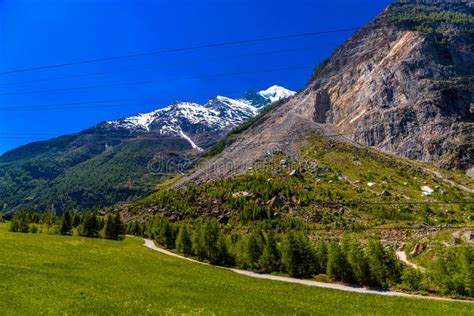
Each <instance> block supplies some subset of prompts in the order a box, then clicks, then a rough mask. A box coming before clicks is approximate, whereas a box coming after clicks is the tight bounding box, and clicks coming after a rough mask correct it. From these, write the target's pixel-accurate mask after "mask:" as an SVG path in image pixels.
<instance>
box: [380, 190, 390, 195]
mask: <svg viewBox="0 0 474 316" xmlns="http://www.w3.org/2000/svg"><path fill="white" fill-rule="evenodd" d="M382 195H383V196H390V195H392V194H390V192H388V191H387V190H383V191H382Z"/></svg>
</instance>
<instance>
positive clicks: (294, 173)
mask: <svg viewBox="0 0 474 316" xmlns="http://www.w3.org/2000/svg"><path fill="white" fill-rule="evenodd" d="M299 176H301V173H300V171H299V170H298V169H293V170H291V172H290V177H299Z"/></svg>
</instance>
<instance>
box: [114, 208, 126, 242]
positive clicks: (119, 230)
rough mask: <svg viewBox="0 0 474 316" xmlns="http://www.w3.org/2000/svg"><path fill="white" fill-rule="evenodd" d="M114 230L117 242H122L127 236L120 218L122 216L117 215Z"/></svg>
mask: <svg viewBox="0 0 474 316" xmlns="http://www.w3.org/2000/svg"><path fill="white" fill-rule="evenodd" d="M113 220H114V230H115V236H116V238H115V240H120V239H122V238H123V235H124V234H125V228H124V226H123V222H122V219H121V218H120V214H118V213H117V214H115V216H114V219H113Z"/></svg>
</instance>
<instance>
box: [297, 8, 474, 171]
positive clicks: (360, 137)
mask: <svg viewBox="0 0 474 316" xmlns="http://www.w3.org/2000/svg"><path fill="white" fill-rule="evenodd" d="M472 13H473V10H472V8H470V7H469V6H468V5H467V4H465V5H445V6H438V7H434V6H426V5H413V4H393V5H392V6H390V7H389V8H387V10H385V12H384V13H382V15H381V16H380V17H378V18H377V19H376V20H375V21H373V22H372V23H370V24H369V25H368V26H367V27H365V28H364V29H362V30H361V31H359V32H358V33H356V34H355V35H354V36H353V37H352V38H351V39H350V40H349V41H347V42H346V43H345V44H344V45H343V46H342V47H340V48H339V49H338V50H337V51H336V52H335V53H334V55H333V56H332V57H331V59H329V61H328V62H326V63H324V64H323V65H321V66H320V67H319V68H318V69H317V70H316V71H315V73H314V75H313V77H312V79H311V81H310V82H309V84H308V87H307V88H306V89H305V91H304V92H303V94H304V95H305V96H306V100H305V102H303V103H299V104H296V105H295V107H294V108H295V111H297V112H298V113H300V114H301V115H304V116H306V117H308V118H310V119H312V120H314V121H316V122H321V123H327V124H331V125H332V126H334V128H335V129H336V130H337V131H338V132H340V133H344V134H348V135H347V137H348V138H350V139H351V140H353V141H355V142H357V143H360V144H362V145H368V146H374V147H376V148H379V149H381V150H384V151H388V152H391V153H395V154H397V155H400V156H403V157H406V158H410V159H416V160H423V161H430V162H435V163H438V164H440V165H442V166H445V167H459V168H468V167H470V166H472V164H473V147H472V128H473V120H474V116H473V113H472V112H471V104H472V102H473V100H474V98H473V94H474V88H473V77H474V53H473V51H474V36H473V33H472V28H470V26H471V27H472V25H474V18H473V15H472Z"/></svg>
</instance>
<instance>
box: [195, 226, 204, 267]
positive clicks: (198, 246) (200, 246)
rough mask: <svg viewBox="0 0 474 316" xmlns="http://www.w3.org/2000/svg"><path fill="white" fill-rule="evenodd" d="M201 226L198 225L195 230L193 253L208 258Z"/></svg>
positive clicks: (201, 258) (201, 257) (200, 258)
mask: <svg viewBox="0 0 474 316" xmlns="http://www.w3.org/2000/svg"><path fill="white" fill-rule="evenodd" d="M201 230H202V229H201V227H197V228H196V229H195V230H194V232H193V238H192V243H193V253H194V255H195V256H197V257H198V258H199V260H204V259H205V258H206V252H205V250H204V240H203V239H202V238H201Z"/></svg>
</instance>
